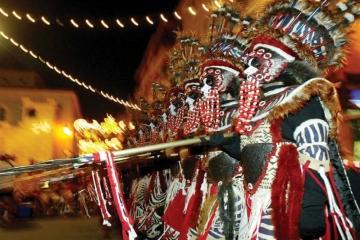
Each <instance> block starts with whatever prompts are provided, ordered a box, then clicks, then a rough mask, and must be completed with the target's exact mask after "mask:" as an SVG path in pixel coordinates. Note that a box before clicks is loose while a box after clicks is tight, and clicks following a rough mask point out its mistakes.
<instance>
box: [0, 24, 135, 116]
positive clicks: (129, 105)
mask: <svg viewBox="0 0 360 240" xmlns="http://www.w3.org/2000/svg"><path fill="white" fill-rule="evenodd" d="M0 36H1V37H2V38H3V39H5V40H7V41H9V42H10V43H11V44H12V45H13V46H15V47H17V48H18V49H20V50H21V51H22V52H24V53H26V54H28V55H30V56H31V57H32V58H34V59H36V60H38V61H39V62H41V63H42V64H44V65H46V66H47V67H48V68H49V69H51V70H53V71H54V72H56V73H57V74H59V75H62V76H63V77H65V78H66V79H67V80H70V81H71V82H73V83H76V84H77V85H78V86H80V87H82V88H83V89H85V90H87V91H89V92H91V93H97V94H99V95H100V96H102V97H104V98H106V99H108V100H110V101H112V102H114V103H118V104H121V105H123V106H124V107H127V108H130V109H134V110H139V111H141V109H140V108H139V106H138V105H136V104H133V103H130V102H128V101H126V100H123V99H120V98H118V97H116V96H113V95H111V94H109V93H107V92H105V91H103V90H101V89H97V88H95V87H94V86H92V85H90V84H86V83H85V82H83V81H81V80H79V79H78V78H76V77H73V76H72V75H71V74H69V73H67V72H66V71H64V70H63V69H61V68H60V67H58V66H56V65H54V64H52V63H50V62H49V61H47V60H45V59H44V58H43V57H41V56H39V55H38V54H36V53H35V52H34V51H33V50H30V49H28V48H27V47H25V46H24V45H22V44H20V43H19V42H18V41H16V40H14V39H13V38H11V37H9V36H8V35H6V34H5V33H4V32H2V31H0Z"/></svg>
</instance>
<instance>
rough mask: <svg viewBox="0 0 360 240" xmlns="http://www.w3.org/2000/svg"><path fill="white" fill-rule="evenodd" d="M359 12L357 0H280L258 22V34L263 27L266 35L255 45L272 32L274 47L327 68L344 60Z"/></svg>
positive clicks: (320, 68)
mask: <svg viewBox="0 0 360 240" xmlns="http://www.w3.org/2000/svg"><path fill="white" fill-rule="evenodd" d="M359 16H360V3H359V2H357V1H354V0H347V1H334V0H323V1H315V0H309V1H304V0H293V1H278V2H276V3H275V5H274V6H273V7H271V8H270V9H269V11H267V12H266V13H265V14H264V16H263V17H262V19H261V20H260V21H259V22H257V24H255V26H254V27H255V29H256V31H255V32H257V33H256V35H257V36H258V35H259V31H260V32H261V33H262V34H263V36H261V35H260V36H258V37H256V38H255V39H254V40H253V41H252V45H253V46H254V45H256V44H258V43H260V42H262V43H264V38H266V36H271V37H272V39H270V38H268V40H267V41H268V42H269V45H270V46H271V47H273V49H272V50H275V51H276V52H277V53H285V54H290V55H291V56H293V57H295V58H297V59H301V60H306V61H308V62H310V63H312V65H313V66H314V67H316V68H318V69H319V70H323V71H326V70H329V69H330V68H333V67H337V66H340V65H341V63H343V60H344V59H345V45H346V43H347V42H348V36H347V35H348V33H349V30H350V28H349V26H350V25H351V24H352V23H353V22H354V21H355V20H356V19H357V18H358V17H359ZM250 35H251V34H250ZM264 35H265V36H264ZM275 38H276V39H275ZM265 41H266V40H265Z"/></svg>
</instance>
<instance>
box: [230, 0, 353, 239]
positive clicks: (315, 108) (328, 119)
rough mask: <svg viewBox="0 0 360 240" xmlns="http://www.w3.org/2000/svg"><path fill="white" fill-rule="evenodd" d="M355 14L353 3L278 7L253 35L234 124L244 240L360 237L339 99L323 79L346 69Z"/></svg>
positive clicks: (285, 3) (303, 3) (284, 4)
mask: <svg viewBox="0 0 360 240" xmlns="http://www.w3.org/2000/svg"><path fill="white" fill-rule="evenodd" d="M358 14H359V6H358V3H357V2H355V1H346V2H338V3H336V2H334V1H332V2H330V1H322V2H318V1H300V0H299V1H296V0H294V1H280V2H276V3H275V4H273V5H272V6H271V7H270V8H269V9H268V11H266V12H265V13H264V14H263V16H262V18H261V20H260V21H258V22H256V23H255V24H254V25H252V26H251V28H249V29H251V31H249V34H248V39H251V42H250V46H249V47H248V48H247V50H246V54H245V55H244V56H243V60H244V62H245V63H246V64H247V65H248V66H249V67H248V68H246V69H245V71H244V73H245V74H246V76H247V78H246V81H244V82H242V83H241V85H240V93H239V95H240V101H239V117H238V121H237V124H236V130H237V131H238V132H239V133H240V134H241V165H242V167H243V172H244V187H245V192H244V194H245V195H244V196H245V199H246V203H247V208H248V210H247V211H244V212H243V215H242V218H243V219H244V221H248V223H247V227H246V228H245V229H243V231H240V233H239V238H240V239H265V238H273V237H276V238H277V239H299V238H303V239H314V238H319V237H325V239H328V238H329V239H330V238H334V239H355V238H356V237H355V234H354V232H355V231H356V232H357V233H359V230H360V221H359V213H360V212H359V208H358V206H357V205H356V202H355V201H354V198H353V194H352V192H351V188H350V186H349V182H348V179H347V176H346V173H345V171H344V168H343V163H342V160H341V157H340V156H339V153H338V149H337V143H336V137H337V127H338V119H339V115H340V106H339V102H338V96H337V93H336V90H335V87H334V85H333V84H332V83H330V82H329V81H327V80H326V79H324V78H322V76H323V73H324V72H326V71H328V70H329V69H330V68H333V67H337V66H339V65H340V64H341V61H342V59H343V56H344V45H345V44H346V42H347V39H346V30H347V28H348V26H349V25H350V24H351V23H352V22H353V21H354V20H355V19H356V17H357V16H358ZM330 222H331V223H332V225H331V224H330Z"/></svg>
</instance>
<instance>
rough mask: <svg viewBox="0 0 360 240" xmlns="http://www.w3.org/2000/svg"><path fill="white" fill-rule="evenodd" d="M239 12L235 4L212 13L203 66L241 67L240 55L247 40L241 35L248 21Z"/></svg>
mask: <svg viewBox="0 0 360 240" xmlns="http://www.w3.org/2000/svg"><path fill="white" fill-rule="evenodd" d="M239 12H240V10H237V7H236V6H235V5H232V6H227V5H224V6H223V7H221V8H219V9H217V10H215V11H214V12H213V13H212V14H211V20H210V21H211V24H210V25H209V30H208V36H207V38H206V39H205V40H204V42H205V45H206V46H207V48H208V49H207V54H206V56H205V62H204V63H203V64H202V67H203V68H204V67H207V66H210V65H218V66H223V67H227V68H228V67H231V68H233V69H237V70H239V69H240V66H239V65H241V62H240V57H241V55H242V53H243V51H244V50H245V47H246V41H245V40H244V39H241V38H239V36H240V35H241V32H242V31H243V30H244V29H245V28H246V26H247V25H248V22H247V21H246V20H242V19H241V18H240V14H239ZM238 68H239V69H238Z"/></svg>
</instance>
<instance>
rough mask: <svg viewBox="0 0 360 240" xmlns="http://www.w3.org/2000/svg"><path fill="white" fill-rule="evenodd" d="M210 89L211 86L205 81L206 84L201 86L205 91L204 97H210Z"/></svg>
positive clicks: (203, 91) (202, 90)
mask: <svg viewBox="0 0 360 240" xmlns="http://www.w3.org/2000/svg"><path fill="white" fill-rule="evenodd" d="M210 89H211V86H210V85H208V84H207V83H206V82H204V85H203V86H202V87H201V90H200V91H201V92H202V93H203V97H205V98H208V96H209V91H210Z"/></svg>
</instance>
